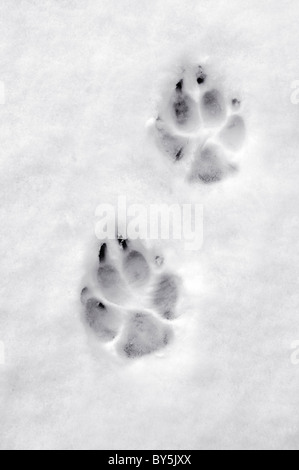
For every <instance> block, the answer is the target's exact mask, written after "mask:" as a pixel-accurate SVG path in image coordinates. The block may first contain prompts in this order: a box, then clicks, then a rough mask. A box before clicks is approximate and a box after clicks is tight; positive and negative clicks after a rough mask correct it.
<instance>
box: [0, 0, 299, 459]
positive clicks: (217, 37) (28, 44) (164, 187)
mask: <svg viewBox="0 0 299 470" xmlns="http://www.w3.org/2000/svg"><path fill="white" fill-rule="evenodd" d="M298 17H299V3H298V1H296V0H285V1H284V2H283V3H282V2H279V1H278V0H264V1H263V2H261V1H259V0H230V1H229V2H227V1H221V0H162V1H161V0H150V1H148V0H121V1H116V0H69V1H66V0H44V1H42V2H41V1H39V0H11V1H9V2H2V3H1V5H0V18H1V19H0V31H1V43H0V57H1V69H0V70H1V74H0V80H1V81H2V82H3V84H4V87H5V99H6V101H5V103H4V104H2V105H0V142H1V146H0V152H1V156H0V162H1V186H0V187H1V198H2V206H1V209H0V217H1V218H0V220H1V240H0V243H1V253H2V259H1V279H2V282H1V298H2V302H1V305H2V308H1V310H2V311H1V316H0V341H2V342H3V343H4V347H5V363H4V364H1V360H0V387H1V388H0V394H1V395H0V396H1V402H0V448H1V449H49V448H50V449H171V448H172V449H184V448H185V449H187V448H188V449H297V450H298V449H299V425H298V423H299V394H298V385H299V366H298V365H297V366H296V365H294V364H292V362H291V354H292V352H293V351H292V349H291V345H292V343H294V342H295V341H298V340H299V319H298V318H299V317H298V312H299V309H298V304H299V293H298V287H297V283H298V275H299V272H298V271H299V268H298V266H299V250H298V249H299V241H298V228H299V216H298V203H299V189H298V188H299V185H298V171H299V155H298V148H299V134H298V120H299V105H295V104H292V102H291V93H292V91H293V90H292V88H291V87H292V83H293V82H294V81H295V80H299V59H298V43H299V29H298V21H297V19H298ZM202 59H204V60H207V61H208V63H210V64H211V67H213V70H214V71H215V80H216V79H217V77H219V82H220V84H221V87H222V88H223V89H224V90H226V92H227V94H228V96H231V95H233V94H236V95H238V96H240V97H241V99H242V113H243V116H244V118H245V120H246V126H247V142H246V147H245V151H244V152H243V154H242V155H240V159H239V161H238V164H239V166H240V172H239V173H238V174H237V175H236V176H235V177H234V178H230V179H227V180H226V181H225V182H223V183H221V184H219V185H215V186H200V185H199V186H198V188H194V187H192V190H191V189H190V190H188V189H186V185H184V184H183V183H182V180H181V178H180V174H179V173H178V172H177V170H175V169H174V168H173V166H172V165H171V164H170V163H169V162H167V160H166V159H164V157H163V156H162V155H161V154H160V153H159V151H158V150H157V149H156V147H155V146H154V144H153V143H152V141H151V139H150V137H149V135H148V131H147V129H146V123H147V122H148V120H149V119H150V118H152V117H153V116H155V113H156V110H157V108H158V106H159V100H160V99H161V96H163V90H165V87H166V88H167V84H168V83H169V81H170V80H172V78H173V76H175V74H176V73H177V71H178V70H179V69H180V66H181V64H182V63H183V62H188V61H200V60H202ZM187 188H188V186H187ZM118 195H126V196H127V198H128V201H130V202H131V203H144V204H149V203H157V202H166V203H176V202H190V201H193V202H198V203H202V204H203V205H204V214H205V220H204V244H203V247H202V249H201V251H200V252H198V253H196V254H194V253H193V252H186V251H184V250H183V249H182V244H180V243H178V242H169V243H167V242H161V244H160V247H161V250H162V251H163V252H165V253H166V256H167V253H168V252H169V258H170V265H171V267H172V268H173V269H175V270H176V271H177V272H178V273H179V274H180V275H181V276H182V278H183V280H184V282H185V289H186V290H185V297H184V298H183V299H182V305H183V307H182V308H183V309H184V311H182V315H181V317H180V318H179V320H177V322H176V324H175V334H176V337H175V341H174V342H173V344H172V345H171V347H170V348H169V349H167V350H166V351H165V353H163V354H161V355H158V356H151V357H147V358H144V359H143V360H139V361H135V362H132V363H130V362H129V363H126V364H125V365H124V364H123V363H122V362H120V361H119V360H118V359H117V358H116V357H114V356H113V355H112V354H111V353H110V351H109V350H107V351H105V349H103V348H101V347H98V345H96V344H90V343H89V340H88V337H87V335H86V334H85V330H84V328H83V327H82V323H81V320H80V308H81V306H80V302H79V297H80V289H81V288H82V285H81V282H82V277H83V275H84V272H85V268H86V259H88V256H89V250H90V249H92V243H93V242H92V237H93V234H94V228H95V223H96V219H95V217H94V212H95V209H96V207H97V205H98V204H100V203H115V202H116V199H117V196H118Z"/></svg>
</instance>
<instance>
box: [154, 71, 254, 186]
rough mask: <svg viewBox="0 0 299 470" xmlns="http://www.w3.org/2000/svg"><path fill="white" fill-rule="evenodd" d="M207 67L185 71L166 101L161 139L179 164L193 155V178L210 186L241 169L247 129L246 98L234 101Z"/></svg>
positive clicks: (159, 120) (190, 164) (158, 135)
mask: <svg viewBox="0 0 299 470" xmlns="http://www.w3.org/2000/svg"><path fill="white" fill-rule="evenodd" d="M217 85H218V84H217V82H216V83H215V80H213V79H210V78H209V75H208V74H207V73H206V72H205V70H204V69H203V67H202V66H198V67H197V68H195V69H194V68H191V69H188V70H187V71H186V70H185V71H184V72H183V74H182V77H181V78H180V79H179V81H178V82H176V84H175V85H174V86H173V87H172V89H171V91H170V93H169V95H168V96H167V97H166V98H165V100H164V102H163V103H161V105H160V111H159V115H158V118H157V119H156V120H155V136H156V142H157V145H158V146H159V148H160V149H161V151H163V152H164V153H165V154H167V155H168V156H169V157H170V158H171V159H172V160H173V161H174V162H179V161H181V160H184V159H185V160H186V159H188V165H187V168H188V170H187V175H186V176H187V179H188V180H189V181H190V182H191V181H198V182H201V183H204V184H210V183H215V182H219V181H222V180H223V179H224V178H225V177H226V176H228V175H229V174H232V173H234V172H235V171H236V170H237V166H236V164H235V163H234V160H235V157H236V156H237V155H238V154H239V152H240V151H241V149H242V148H243V146H244V142H245V139H246V127H245V122H244V118H243V116H242V113H241V100H240V99H239V98H237V97H233V98H232V99H230V100H228V99H227V98H226V97H225V95H224V93H223V92H222V90H221V86H217Z"/></svg>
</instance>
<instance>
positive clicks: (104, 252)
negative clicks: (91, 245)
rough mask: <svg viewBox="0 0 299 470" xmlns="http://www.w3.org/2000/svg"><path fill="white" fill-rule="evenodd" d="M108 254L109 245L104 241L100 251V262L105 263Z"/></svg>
mask: <svg viewBox="0 0 299 470" xmlns="http://www.w3.org/2000/svg"><path fill="white" fill-rule="evenodd" d="M106 256H107V245H106V243H103V245H102V246H101V249H100V252H99V261H100V263H104V262H105V261H106Z"/></svg>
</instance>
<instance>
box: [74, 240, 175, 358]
mask: <svg viewBox="0 0 299 470" xmlns="http://www.w3.org/2000/svg"><path fill="white" fill-rule="evenodd" d="M96 258H97V260H96V262H95V264H94V267H93V269H91V270H90V272H89V273H88V276H87V283H86V286H85V287H84V288H83V290H82V292H81V302H82V306H83V310H82V320H83V323H84V325H85V326H86V329H87V331H88V333H89V334H90V335H93V337H95V338H96V339H97V340H98V341H99V342H100V343H102V344H103V346H104V345H105V344H108V343H109V344H112V345H113V348H114V349H115V352H116V353H117V354H118V355H120V356H122V357H125V358H128V359H137V358H141V357H143V356H146V355H149V354H153V353H155V352H158V351H160V350H162V349H164V348H165V347H166V346H167V345H168V344H170V342H171V341H172V338H173V328H172V323H173V320H174V319H175V318H176V317H177V316H178V302H179V298H180V286H181V281H180V278H179V277H178V276H177V275H176V274H174V273H173V272H171V271H169V270H168V269H167V266H166V263H165V260H164V258H163V256H162V255H161V254H159V255H157V254H155V253H154V252H153V251H150V250H146V249H145V248H144V246H143V245H142V244H141V242H139V241H138V242H137V241H136V242H133V241H128V240H124V239H123V238H121V237H119V238H118V240H117V241H110V242H107V241H106V242H104V243H102V244H101V246H100V248H99V251H98V255H97V257H96Z"/></svg>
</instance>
